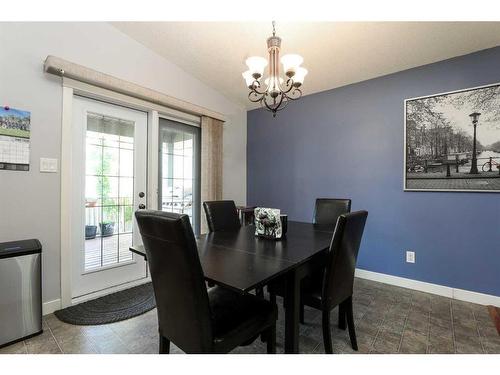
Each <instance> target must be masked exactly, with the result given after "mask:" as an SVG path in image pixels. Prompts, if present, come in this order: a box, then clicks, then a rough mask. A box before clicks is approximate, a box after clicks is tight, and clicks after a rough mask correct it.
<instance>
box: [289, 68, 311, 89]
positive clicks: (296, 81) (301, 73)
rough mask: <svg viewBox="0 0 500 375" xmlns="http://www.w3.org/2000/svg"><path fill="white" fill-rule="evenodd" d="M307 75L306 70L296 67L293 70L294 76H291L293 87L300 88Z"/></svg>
mask: <svg viewBox="0 0 500 375" xmlns="http://www.w3.org/2000/svg"><path fill="white" fill-rule="evenodd" d="M307 73H308V72H307V69H306V68H302V67H298V68H297V69H296V70H295V75H294V76H293V85H294V86H295V87H299V86H302V84H303V83H304V78H305V77H306V75H307Z"/></svg>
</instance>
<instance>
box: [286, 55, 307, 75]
mask: <svg viewBox="0 0 500 375" xmlns="http://www.w3.org/2000/svg"><path fill="white" fill-rule="evenodd" d="M303 62H304V59H303V58H302V56H300V55H296V54H293V53H290V54H287V55H284V56H283V57H282V58H281V63H282V64H283V69H284V71H285V74H286V75H288V76H289V77H291V76H293V74H294V73H295V72H296V70H297V68H298V67H299V66H300V64H302V63H303Z"/></svg>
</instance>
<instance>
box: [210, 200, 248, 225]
mask: <svg viewBox="0 0 500 375" xmlns="http://www.w3.org/2000/svg"><path fill="white" fill-rule="evenodd" d="M203 208H204V209H205V215H206V217H207V224H208V230H209V231H210V232H220V231H234V230H238V229H239V228H240V227H241V224H240V219H239V218H238V210H237V209H236V205H235V204H234V201H209V202H203Z"/></svg>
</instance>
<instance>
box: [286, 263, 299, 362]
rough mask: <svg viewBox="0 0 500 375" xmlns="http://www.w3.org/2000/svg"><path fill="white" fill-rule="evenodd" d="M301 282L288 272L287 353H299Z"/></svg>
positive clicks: (293, 272) (294, 272) (295, 274)
mask: <svg viewBox="0 0 500 375" xmlns="http://www.w3.org/2000/svg"><path fill="white" fill-rule="evenodd" d="M299 312H300V280H299V277H298V275H297V272H296V271H295V270H294V271H290V272H288V275H287V278H286V292H285V353H298V352H299Z"/></svg>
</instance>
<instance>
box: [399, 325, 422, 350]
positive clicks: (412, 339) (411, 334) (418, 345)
mask: <svg viewBox="0 0 500 375" xmlns="http://www.w3.org/2000/svg"><path fill="white" fill-rule="evenodd" d="M427 339H428V336H427V335H426V334H423V333H421V332H418V331H413V330H411V329H406V330H405V331H404V332H403V339H402V340H401V346H400V348H399V353H405V354H425V353H426V352H427V346H428V342H427Z"/></svg>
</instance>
